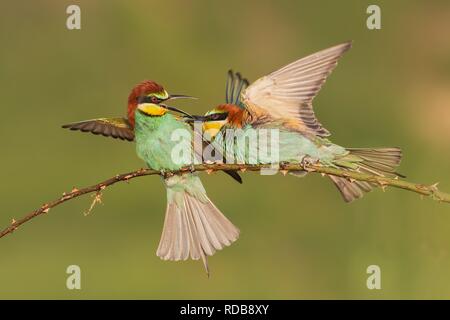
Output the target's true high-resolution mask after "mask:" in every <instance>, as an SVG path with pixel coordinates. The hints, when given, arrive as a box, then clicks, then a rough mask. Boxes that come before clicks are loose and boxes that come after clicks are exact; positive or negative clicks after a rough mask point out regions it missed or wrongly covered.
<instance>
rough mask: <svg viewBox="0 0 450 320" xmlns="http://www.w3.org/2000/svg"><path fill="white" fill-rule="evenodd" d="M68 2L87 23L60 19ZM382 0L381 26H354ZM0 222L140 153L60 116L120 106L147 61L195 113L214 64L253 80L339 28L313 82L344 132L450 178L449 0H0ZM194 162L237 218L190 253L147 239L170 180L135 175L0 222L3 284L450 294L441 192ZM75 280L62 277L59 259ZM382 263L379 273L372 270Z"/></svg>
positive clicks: (347, 141)
mask: <svg viewBox="0 0 450 320" xmlns="http://www.w3.org/2000/svg"><path fill="white" fill-rule="evenodd" d="M70 4H78V5H80V6H81V24H82V29H81V30H74V31H69V30H67V29H66V25H65V24H66V18H67V14H66V13H65V11H66V7H67V6H68V5H70ZM369 4H378V5H379V6H380V7H381V10H382V29H381V30H375V31H371V30H368V29H367V28H366V18H367V16H368V15H367V14H366V8H367V6H368V5H369ZM0 26H1V27H0V41H1V43H2V50H1V51H0V88H1V89H0V90H1V95H2V102H1V105H2V114H3V117H4V118H3V121H2V125H1V126H0V133H1V137H2V142H1V150H2V151H1V157H0V159H1V160H0V161H1V164H2V168H3V173H2V175H1V176H2V183H1V184H0V194H1V202H2V205H1V207H2V208H1V211H0V227H4V226H7V225H8V224H9V223H10V221H11V219H12V218H16V219H17V218H19V217H21V216H22V215H24V214H25V213H27V212H29V211H31V210H33V209H35V208H36V207H38V206H39V205H41V204H42V203H44V202H45V201H49V200H51V199H53V198H56V197H58V196H59V195H60V194H61V193H62V192H63V191H69V190H70V189H71V188H72V187H74V186H77V187H82V186H86V185H90V184H93V183H96V182H98V181H100V180H102V179H105V178H108V177H110V176H112V175H114V174H116V173H121V172H127V171H129V170H134V169H137V168H140V167H141V166H143V163H142V162H141V161H140V160H139V159H138V158H137V157H136V155H135V151H134V145H133V144H132V143H126V142H122V141H116V140H113V139H106V138H102V137H98V136H93V135H90V134H82V133H78V132H76V133H74V132H70V131H65V130H62V129H61V128H60V125H61V124H64V123H67V122H71V121H77V120H83V119H89V118H95V117H98V116H115V115H122V114H124V113H125V108H126V98H127V95H128V92H129V90H130V89H131V87H132V86H133V85H135V84H136V83H138V82H140V81H141V80H143V79H154V80H157V81H158V82H160V83H162V84H163V85H164V86H165V87H166V88H167V89H168V90H169V91H170V92H173V93H186V94H191V95H195V96H199V97H201V100H200V101H198V102H184V104H180V103H178V105H179V106H183V108H184V109H186V110H188V111H190V112H192V113H203V112H204V111H205V110H207V109H208V108H211V107H212V106H214V105H215V104H218V103H220V102H222V101H223V99H224V97H223V96H224V82H225V78H226V71H227V70H228V68H230V67H232V68H234V69H235V70H239V71H240V72H242V73H243V74H244V75H245V76H246V77H248V78H249V79H250V80H255V79H257V78H258V77H260V76H262V75H264V74H267V73H268V72H270V71H273V70H274V69H276V68H278V67H280V66H282V65H284V64H287V63H289V62H291V61H293V60H295V59H297V58H299V57H302V56H304V55H306V54H309V53H312V52H314V51H318V50H320V49H324V48H327V47H329V46H332V45H334V44H337V43H340V42H342V41H345V40H349V39H352V40H354V46H353V49H352V50H351V51H350V52H349V53H347V54H346V55H345V57H344V58H343V59H342V60H341V62H340V65H339V67H338V68H337V69H336V70H335V72H334V73H333V74H332V76H331V77H330V79H329V81H328V82H327V84H326V85H325V87H324V88H323V90H322V91H321V93H320V94H319V96H318V97H317V99H316V100H315V109H316V112H317V114H318V117H319V118H320V120H321V122H322V123H323V124H324V125H325V127H326V128H328V129H329V130H330V131H331V132H333V136H332V138H333V140H334V141H335V142H337V143H339V144H342V145H344V146H353V147H361V146H401V147H402V148H403V150H404V162H403V164H402V166H401V170H400V171H401V172H402V173H404V174H406V175H408V179H409V180H413V181H419V182H423V183H434V182H436V181H440V182H441V184H440V186H441V187H442V189H443V190H448V191H450V171H449V169H448V168H449V162H450V148H449V144H450V90H449V88H450V34H449V30H450V5H449V3H448V1H433V2H432V1H395V2H394V1H359V0H358V1H339V2H338V1H331V0H330V1H256V0H255V1H136V0H133V1H125V0H123V1H87V0H86V1H50V0H48V1H42V0H39V1H24V0H17V1H2V2H1V3H0ZM244 179H245V182H244V184H243V185H237V184H235V183H234V182H233V181H232V180H231V179H229V178H228V177H226V176H225V175H223V174H216V175H211V176H204V179H203V180H204V184H205V186H206V188H207V190H208V192H209V195H210V197H211V198H212V199H213V200H214V201H215V203H216V204H217V206H218V207H219V208H221V209H222V211H223V212H224V213H225V214H226V215H227V216H228V217H229V218H230V219H231V220H232V221H233V222H234V223H235V224H236V225H237V226H239V228H240V229H241V232H242V233H241V237H240V239H239V241H237V242H236V243H235V244H234V245H232V246H231V247H229V248H226V249H225V250H223V251H221V252H219V253H218V254H216V255H215V256H213V257H211V258H210V268H211V270H212V276H211V278H210V279H207V277H206V276H205V274H204V271H203V268H202V265H201V263H200V262H198V261H197V262H193V261H187V262H178V263H175V262H164V261H161V260H159V259H158V258H157V257H156V255H155V251H156V247H157V244H158V241H159V236H160V232H161V228H162V223H163V215H164V210H165V202H166V199H165V191H164V188H163V186H162V184H161V181H160V179H158V178H156V177H145V178H140V179H135V180H132V181H131V182H130V184H125V183H122V184H118V185H115V186H113V187H111V188H109V189H108V190H106V192H105V193H104V197H103V201H104V204H103V205H99V206H97V207H96V208H95V209H94V211H93V212H92V214H91V215H89V216H87V217H85V216H84V215H83V212H84V211H85V210H86V209H87V208H88V207H89V205H90V202H91V200H92V199H91V198H90V197H89V196H86V197H84V198H78V199H76V200H73V201H70V202H68V203H66V204H64V205H61V206H59V207H57V208H55V209H52V210H50V212H49V214H48V215H46V216H43V217H39V218H37V219H36V220H34V221H32V222H30V223H27V224H26V225H24V226H23V227H21V228H20V229H19V230H18V231H17V232H15V233H14V234H13V235H9V236H7V237H5V238H2V239H0V257H1V258H0V298H69V299H70V298H207V299H209V298H225V299H226V298H264V299H266V298H267V299H271V298H275V299H284V298H287V299H298V298H313V299H315V298H326V299H329V298H343V299H353V298H363V299H377V298H409V299H415V298H426V299H427V298H450V251H449V249H450V233H449V230H450V207H449V206H448V205H445V204H439V203H437V202H433V201H431V200H429V199H424V200H421V199H420V197H419V196H417V195H415V194H412V193H410V192H406V191H400V190H393V189H388V190H387V191H386V192H385V193H383V192H382V191H380V190H377V191H374V192H372V193H371V194H369V195H367V196H366V197H365V198H364V199H362V200H360V201H357V202H355V203H352V204H346V203H344V202H343V201H342V200H341V197H340V195H339V193H338V192H337V190H335V187H334V186H333V185H332V184H331V183H330V182H329V181H327V180H326V179H324V178H321V177H320V175H310V176H308V177H306V178H304V179H297V178H294V177H288V176H287V177H283V176H282V175H278V176H271V177H261V176H259V175H257V174H254V173H253V174H252V173H247V174H245V175H244ZM71 264H76V265H79V266H80V267H81V270H82V290H78V291H77V290H73V291H70V290H68V289H66V285H65V283H66V278H67V274H66V273H65V271H66V268H67V266H68V265H71ZM373 264H375V265H379V266H380V267H381V272H382V280H381V281H382V289H381V290H368V289H367V288H366V279H367V276H368V275H367V274H366V268H367V267H368V266H369V265H373Z"/></svg>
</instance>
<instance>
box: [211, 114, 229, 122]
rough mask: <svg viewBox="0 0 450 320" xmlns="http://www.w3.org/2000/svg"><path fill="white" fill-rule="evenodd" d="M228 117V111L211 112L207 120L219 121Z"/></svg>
mask: <svg viewBox="0 0 450 320" xmlns="http://www.w3.org/2000/svg"><path fill="white" fill-rule="evenodd" d="M227 117H228V112H222V113H213V114H212V115H210V116H209V120H211V121H219V120H225V119H226V118H227Z"/></svg>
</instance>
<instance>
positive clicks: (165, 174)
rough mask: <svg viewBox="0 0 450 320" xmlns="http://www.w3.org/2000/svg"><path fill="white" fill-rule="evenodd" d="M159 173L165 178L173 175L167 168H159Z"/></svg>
mask: <svg viewBox="0 0 450 320" xmlns="http://www.w3.org/2000/svg"><path fill="white" fill-rule="evenodd" d="M159 174H160V175H161V176H162V177H163V178H164V179H167V178H170V177H172V176H173V173H172V172H170V171H167V170H166V169H161V170H159Z"/></svg>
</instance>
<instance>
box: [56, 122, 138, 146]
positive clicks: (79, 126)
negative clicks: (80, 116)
mask: <svg viewBox="0 0 450 320" xmlns="http://www.w3.org/2000/svg"><path fill="white" fill-rule="evenodd" d="M87 124H88V123H83V122H81V123H80V122H77V123H69V124H64V125H62V126H61V128H63V129H69V130H72V131H81V132H90V133H92V134H94V135H102V136H104V137H111V138H113V139H120V140H123V141H134V135H133V136H132V135H130V134H127V133H125V132H120V131H119V132H114V133H113V132H108V133H107V132H104V131H101V130H98V128H96V127H95V126H94V127H90V126H87Z"/></svg>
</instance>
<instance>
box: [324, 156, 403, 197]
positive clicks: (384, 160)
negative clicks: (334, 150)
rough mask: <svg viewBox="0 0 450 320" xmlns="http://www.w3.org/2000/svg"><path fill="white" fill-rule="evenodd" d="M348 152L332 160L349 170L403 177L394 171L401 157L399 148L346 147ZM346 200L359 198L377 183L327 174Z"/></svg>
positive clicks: (382, 175)
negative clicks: (350, 179)
mask: <svg viewBox="0 0 450 320" xmlns="http://www.w3.org/2000/svg"><path fill="white" fill-rule="evenodd" d="M347 150H348V151H349V153H348V154H347V155H345V156H343V157H341V158H339V159H336V160H335V161H334V164H335V165H337V166H339V167H341V168H344V169H345V170H349V171H358V172H361V173H366V174H370V175H377V176H380V177H390V178H392V177H396V176H400V177H403V176H402V175H401V174H399V173H397V172H396V169H397V167H398V165H399V164H400V161H401V159H402V151H401V149H399V148H348V149H347ZM329 177H330V179H331V180H332V181H333V183H334V184H335V185H336V187H337V188H338V189H339V191H340V192H341V194H342V197H343V198H344V200H345V201H346V202H351V201H353V200H355V199H359V198H361V197H362V196H363V195H364V192H369V191H371V190H372V189H373V187H376V186H378V185H376V184H374V183H369V182H366V181H349V180H348V179H346V178H342V177H336V176H332V175H329Z"/></svg>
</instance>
